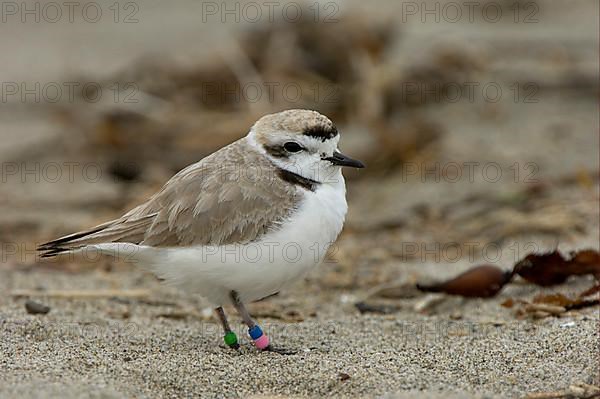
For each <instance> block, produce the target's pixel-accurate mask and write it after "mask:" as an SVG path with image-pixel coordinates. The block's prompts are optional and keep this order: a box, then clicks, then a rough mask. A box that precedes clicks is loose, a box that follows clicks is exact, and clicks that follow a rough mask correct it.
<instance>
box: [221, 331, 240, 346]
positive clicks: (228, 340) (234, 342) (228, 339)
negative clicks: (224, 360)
mask: <svg viewBox="0 0 600 399" xmlns="http://www.w3.org/2000/svg"><path fill="white" fill-rule="evenodd" d="M223 340H224V341H225V344H227V346H230V347H233V348H236V347H238V339H237V335H235V333H234V332H233V331H228V332H227V333H226V334H225V336H224V337H223Z"/></svg>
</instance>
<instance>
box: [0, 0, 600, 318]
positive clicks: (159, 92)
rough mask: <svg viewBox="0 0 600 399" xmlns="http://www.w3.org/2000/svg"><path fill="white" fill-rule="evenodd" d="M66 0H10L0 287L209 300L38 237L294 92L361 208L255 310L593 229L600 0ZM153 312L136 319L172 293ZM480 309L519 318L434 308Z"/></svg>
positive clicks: (510, 254)
mask: <svg viewBox="0 0 600 399" xmlns="http://www.w3.org/2000/svg"><path fill="white" fill-rule="evenodd" d="M65 4H66V3H65ZM65 4H63V3H52V2H50V3H47V2H35V1H26V2H3V3H2V5H1V6H2V15H1V17H2V21H1V23H0V53H1V54H2V55H3V56H2V62H1V63H0V76H1V81H2V83H1V84H2V88H1V89H2V90H1V95H2V98H1V101H2V102H1V105H0V160H1V162H2V171H1V172H2V174H1V176H0V177H1V184H0V187H1V196H0V242H2V261H1V263H0V273H1V277H2V278H0V281H1V282H0V288H1V289H2V290H4V291H6V292H13V293H14V291H15V290H42V291H43V290H48V289H65V288H77V289H79V290H85V289H90V290H92V289H100V288H103V289H104V288H109V289H116V290H128V289H146V288H148V287H150V288H152V289H153V290H156V291H153V292H159V294H150V295H154V296H159V297H160V298H171V299H172V300H173V301H174V302H175V303H177V304H179V303H184V304H185V305H181V306H182V308H185V309H201V308H202V306H204V305H203V304H204V302H202V300H200V299H198V300H197V302H194V301H195V300H190V299H188V298H186V297H185V296H184V295H182V294H180V293H177V292H176V291H173V290H172V289H170V288H168V287H162V286H161V285H160V284H159V283H158V282H156V281H155V280H154V279H153V277H151V276H147V275H145V274H144V273H142V272H140V271H139V270H135V269H133V268H131V267H130V266H127V265H121V264H116V263H115V262H114V261H112V260H111V259H100V260H97V261H96V262H82V261H80V260H77V259H72V258H68V257H67V258H64V259H62V258H61V259H58V260H52V261H41V260H40V259H39V258H38V255H37V254H36V252H35V247H36V245H37V244H39V243H40V242H44V241H46V240H48V239H51V238H54V237H57V236H60V235H63V234H66V233H69V232H72V231H78V230H81V229H84V228H86V227H89V226H93V225H96V224H99V223H101V222H104V221H106V220H109V219H112V218H114V217H116V216H119V215H120V214H122V213H123V212H124V211H126V210H128V209H130V208H131V207H133V206H135V205H136V204H138V203H140V202H142V201H143V200H144V199H145V198H147V197H148V196H149V195H151V194H152V193H154V192H155V191H156V190H158V189H159V188H160V187H161V186H162V184H164V182H165V181H166V180H167V179H168V178H169V177H170V176H171V175H172V174H174V173H175V172H177V171H178V170H180V169H181V168H183V167H185V166H186V165H188V164H190V163H193V162H196V161H197V160H199V159H201V158H202V157H204V156H206V155H207V154H209V153H211V152H213V151H215V150H216V149H218V148H220V147H222V146H224V145H226V144H228V143H230V142H232V141H234V140H236V139H238V138H240V137H242V136H243V135H245V134H246V133H247V131H248V129H249V127H250V126H251V124H252V123H253V122H254V121H255V120H256V119H258V118H259V117H260V116H262V115H264V114H266V113H270V112H275V111H279V110H283V109H288V108H310V109H314V110H317V111H319V112H321V113H323V114H325V115H327V116H328V117H330V118H331V119H332V120H333V121H334V122H335V123H336V124H337V126H338V129H339V130H340V132H341V136H342V139H341V143H340V148H341V149H343V151H344V152H345V153H347V154H349V155H351V156H353V157H355V158H358V159H361V160H363V161H364V162H365V163H366V164H367V166H368V167H367V168H366V169H364V170H360V171H347V172H346V178H347V185H348V202H349V208H350V210H349V215H348V217H347V222H346V225H345V228H344V232H343V233H342V235H341V237H340V239H339V240H338V243H337V245H336V246H335V247H334V250H332V251H331V254H330V255H329V259H328V261H327V262H326V264H325V265H324V266H323V267H321V268H320V269H319V270H318V271H317V272H315V273H312V274H311V275H310V276H309V277H308V278H307V280H306V281H304V282H302V283H300V284H298V285H297V286H296V288H294V289H293V290H294V292H295V293H294V292H292V293H283V294H282V295H280V296H279V297H277V298H272V299H271V300H269V301H267V302H264V303H259V304H256V305H255V308H254V311H255V312H257V313H258V316H259V317H260V316H261V315H262V316H263V317H270V316H269V315H271V316H273V317H276V316H275V315H277V314H279V316H277V317H279V318H283V319H284V320H288V319H289V320H292V321H296V320H304V319H310V318H311V317H312V318H315V317H316V318H319V317H333V318H335V316H336V315H340V314H345V315H354V314H356V311H357V310H356V309H355V308H354V307H353V304H354V303H355V302H356V301H359V300H360V299H361V298H364V297H365V295H367V296H368V295H370V294H369V293H371V292H373V290H374V289H375V290H376V289H378V287H381V285H382V284H387V283H389V282H398V286H399V287H403V285H402V284H407V283H414V282H415V281H418V280H421V279H426V278H428V277H429V276H438V277H440V276H451V275H454V274H456V273H457V272H460V271H462V270H464V269H466V268H469V267H471V266H473V265H474V264H479V263H491V264H493V265H496V266H499V267H500V268H502V269H506V270H509V269H511V268H512V266H513V265H514V263H515V262H516V261H518V260H519V259H521V258H522V257H524V256H525V255H526V254H527V253H529V252H532V251H536V250H537V251H543V250H550V249H553V248H557V247H558V248H559V249H563V250H565V251H569V250H573V249H579V248H589V247H591V248H595V249H597V248H598V246H599V245H598V239H599V227H598V219H599V213H598V201H599V198H598V188H599V185H598V184H599V182H598V178H599V135H598V126H599V120H598V109H599V108H598V99H599V96H598V88H599V87H598V84H599V77H598V73H599V63H598V48H599V39H598V13H599V9H598V7H599V6H598V2H597V1H596V0H579V1H576V2H566V1H559V0H543V1H542V0H538V1H525V0H490V1H487V0H482V1H477V2H450V1H383V0H381V1H377V2H376V3H373V2H371V3H367V2H360V1H354V0H352V1H350V0H347V1H340V2H334V1H319V2H299V1H290V2H286V1H283V2H280V1H277V2H262V1H258V2H256V1H252V2H251V1H248V2H245V1H242V2H234V1H227V2H221V1H217V2H210V1H209V2H200V1H178V2H160V1H151V0H148V1H141V0H135V1H131V2H125V1H119V2H114V3H111V2H73V4H71V3H69V4H71V5H65ZM401 291H402V290H401ZM306 292H309V293H311V295H306V294H305V293H306ZM300 293H303V294H300ZM528 293H529V291H527V289H526V288H523V287H517V288H513V289H512V291H510V290H509V294H510V295H513V296H514V295H517V296H519V295H522V296H523V297H525V296H527V294H528ZM413 295H414V296H413ZM17 297H18V295H17ZM398 297H402V298H405V300H406V301H408V302H407V303H408V304H409V305H405V304H402V305H398V302H397V301H398ZM504 299H506V297H504V298H503V299H502V300H504ZM395 300H396V302H395V305H394V306H396V308H395V309H396V310H395V311H399V312H406V313H407V314H417V315H419V314H421V313H423V308H419V307H418V306H421V307H423V306H429V304H427V303H426V304H425V305H423V304H421V305H419V304H418V303H419V301H421V300H422V297H419V296H418V295H417V294H415V293H413V292H412V291H410V292H409V293H406V292H404V291H403V293H400V294H396V297H395ZM52 301H53V300H52V299H50V303H54V306H58V307H59V308H60V307H61V306H66V305H64V304H63V303H61V302H52ZM190 301H191V302H190ZM411 301H412V302H411ZM449 301H451V299H450V300H449ZM499 301H500V300H499ZM2 302H3V304H2V306H4V308H5V309H17V307H19V309H20V307H21V306H22V304H20V303H19V302H14V301H12V300H9V299H3V300H2ZM188 305H189V306H188ZM73 306H75V309H77V306H78V305H73ZM95 306H98V307H97V308H96V311H97V312H98V315H97V317H100V318H102V317H109V318H112V317H116V318H123V317H125V316H124V315H125V314H127V317H136V316H135V314H134V312H133V311H132V310H131V309H129V307H128V305H127V304H123V303H117V302H114V301H113V302H110V301H109V302H105V303H100V304H98V305H95ZM165 306H166V305H165ZM177 306H179V305H177ZM415 306H417V307H415ZM436 306H437V305H436ZM444 306H446V307H444ZM156 309H162V308H160V306H159V307H155V308H151V309H150V310H149V311H147V312H146V311H140V312H141V313H140V315H139V317H155V316H156V317H158V316H157V314H158V313H160V314H162V313H164V312H167V311H169V312H171V310H172V309H171V308H169V307H168V306H166V307H165V309H167V310H164V309H162V310H161V311H160V312H159V311H158V310H156ZM170 309H171V310H170ZM177 309H179V308H177ZM457 309H458V310H457ZM7 311H8V310H7ZM127 312H128V313H127ZM144 312H146V313H144ZM148 312H149V313H148ZM152 312H155V313H152ZM156 312H158V313H156ZM181 312H183V311H181ZM181 312H180V313H181ZM486 312H487V314H494V317H497V318H503V317H506V318H509V319H512V316H511V315H509V314H508V313H507V312H508V311H507V310H504V309H503V308H501V307H500V306H499V304H498V302H494V303H492V304H490V303H489V302H485V304H483V305H482V304H481V303H478V305H477V306H473V305H472V304H469V303H463V302H456V301H454V302H450V304H447V305H443V304H442V305H440V306H439V307H438V308H436V310H433V308H432V309H430V310H429V313H440V314H444V315H446V316H448V315H451V316H452V315H454V316H456V317H458V318H461V317H464V314H463V313H471V314H484V313H486ZM503 312H504V313H503ZM167 313H168V312H167ZM171 313H173V312H171ZM175 313H177V312H175ZM59 314H60V313H59ZM74 315H77V311H75V310H73V313H68V314H65V315H64V317H66V318H69V317H76V316H74ZM115 315H116V316H115ZM193 315H194V316H193V317H196V316H197V317H200V318H202V317H204V316H202V314H198V313H193ZM282 315H283V316H282ZM182 317H183V318H185V317H187V316H186V315H185V314H184V316H182ZM190 317H192V316H190ZM206 317H208V316H206ZM415 317H420V316H415ZM174 322H176V321H174Z"/></svg>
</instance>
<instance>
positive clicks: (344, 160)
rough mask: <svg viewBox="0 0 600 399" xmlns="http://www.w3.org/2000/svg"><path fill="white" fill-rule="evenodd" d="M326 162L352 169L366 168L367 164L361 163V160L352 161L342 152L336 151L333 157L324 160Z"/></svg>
mask: <svg viewBox="0 0 600 399" xmlns="http://www.w3.org/2000/svg"><path fill="white" fill-rule="evenodd" d="M323 159H324V160H326V161H329V162H331V163H332V164H334V165H339V166H350V167H351V168H364V167H365V164H363V163H362V162H360V161H359V160H356V159H352V158H350V157H348V156H346V155H344V154H342V153H341V152H338V151H335V152H334V153H333V156H331V157H328V158H323Z"/></svg>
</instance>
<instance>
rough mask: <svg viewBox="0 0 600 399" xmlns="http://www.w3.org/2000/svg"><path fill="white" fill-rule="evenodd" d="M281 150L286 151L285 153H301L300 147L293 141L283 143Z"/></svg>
mask: <svg viewBox="0 0 600 399" xmlns="http://www.w3.org/2000/svg"><path fill="white" fill-rule="evenodd" d="M283 148H284V149H285V150H286V151H287V152H298V151H302V146H301V145H300V144H298V143H295V142H293V141H288V142H287V143H285V144H284V145H283Z"/></svg>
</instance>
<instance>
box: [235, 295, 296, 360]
mask: <svg viewBox="0 0 600 399" xmlns="http://www.w3.org/2000/svg"><path fill="white" fill-rule="evenodd" d="M230 296H231V302H232V303H233V306H234V307H235V309H236V310H237V311H238V313H239V314H240V316H241V317H242V320H244V323H245V324H246V325H247V326H248V335H250V338H252V340H253V341H254V345H255V346H256V347H257V348H258V349H260V350H263V351H271V352H277V353H280V354H282V355H292V354H294V353H296V352H294V351H288V350H285V349H279V348H274V347H273V346H272V345H271V344H270V342H269V337H267V335H266V334H264V333H263V331H262V330H261V328H260V327H259V326H258V325H257V324H256V322H255V321H254V320H253V319H252V317H251V316H250V313H248V310H246V307H245V306H244V304H243V303H242V301H240V297H239V295H238V293H237V292H235V291H231V293H230Z"/></svg>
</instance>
